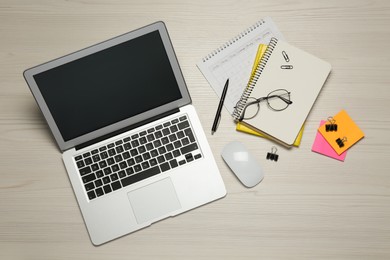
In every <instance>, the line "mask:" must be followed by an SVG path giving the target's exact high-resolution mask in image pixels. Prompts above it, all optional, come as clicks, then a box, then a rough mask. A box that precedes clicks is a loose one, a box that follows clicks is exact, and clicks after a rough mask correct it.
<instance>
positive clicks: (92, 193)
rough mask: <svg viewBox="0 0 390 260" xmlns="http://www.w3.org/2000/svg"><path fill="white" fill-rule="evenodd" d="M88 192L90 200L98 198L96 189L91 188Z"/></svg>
mask: <svg viewBox="0 0 390 260" xmlns="http://www.w3.org/2000/svg"><path fill="white" fill-rule="evenodd" d="M87 194H88V198H89V199H90V200H93V199H94V198H96V194H95V191H93V190H91V191H90V192H88V193H87Z"/></svg>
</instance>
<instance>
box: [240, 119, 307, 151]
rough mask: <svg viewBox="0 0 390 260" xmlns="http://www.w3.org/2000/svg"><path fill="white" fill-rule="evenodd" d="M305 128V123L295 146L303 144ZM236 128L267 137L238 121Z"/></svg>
mask: <svg viewBox="0 0 390 260" xmlns="http://www.w3.org/2000/svg"><path fill="white" fill-rule="evenodd" d="M304 128H305V125H303V126H302V128H301V130H300V131H299V134H298V136H297V138H296V139H295V142H294V143H293V146H295V147H298V146H299V145H300V144H301V140H302V135H303V129H304ZM236 130H237V131H240V132H244V133H247V134H251V135H255V136H259V137H263V138H267V137H266V136H265V135H263V134H262V133H260V132H257V131H254V130H253V129H251V128H249V127H247V126H245V125H244V124H241V123H240V122H238V123H237V125H236Z"/></svg>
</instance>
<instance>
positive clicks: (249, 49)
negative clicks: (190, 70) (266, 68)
mask: <svg viewBox="0 0 390 260" xmlns="http://www.w3.org/2000/svg"><path fill="white" fill-rule="evenodd" d="M272 37H276V38H278V39H284V37H283V35H282V34H281V32H280V31H279V30H278V28H277V27H276V25H275V24H274V22H273V21H272V19H271V18H269V17H266V18H264V19H262V20H260V21H258V22H257V23H256V24H254V25H253V26H251V27H249V28H247V29H246V30H244V31H242V32H241V33H239V34H238V35H237V36H235V37H233V38H232V39H231V40H229V41H227V42H226V43H225V44H223V45H222V46H221V47H220V48H218V49H216V50H214V51H212V52H211V53H210V54H208V55H207V56H206V57H204V58H203V59H202V60H201V61H199V62H198V63H197V66H198V68H199V69H200V71H201V72H202V73H203V75H204V77H205V78H206V79H207V81H208V82H209V84H210V85H211V87H212V88H213V89H214V91H215V92H216V93H217V95H218V97H221V94H222V90H223V87H224V85H225V82H226V80H227V79H228V78H229V89H228V92H227V95H226V99H225V102H224V105H225V107H226V108H227V110H228V111H229V113H230V114H233V111H234V107H235V105H236V103H237V102H238V100H239V99H240V97H241V94H242V92H243V91H244V89H245V88H246V86H247V84H248V80H249V77H250V74H251V70H252V66H253V61H254V59H255V56H256V52H257V47H258V46H259V44H261V43H263V44H268V42H269V41H270V39H271V38H272Z"/></svg>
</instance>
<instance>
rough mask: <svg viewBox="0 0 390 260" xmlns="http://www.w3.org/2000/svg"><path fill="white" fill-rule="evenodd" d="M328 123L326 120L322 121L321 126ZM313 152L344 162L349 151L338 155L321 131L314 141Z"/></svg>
mask: <svg viewBox="0 0 390 260" xmlns="http://www.w3.org/2000/svg"><path fill="white" fill-rule="evenodd" d="M326 122H327V121H325V120H321V123H320V126H322V125H324V124H326ZM311 150H312V151H313V152H316V153H319V154H323V155H325V156H328V157H330V158H333V159H336V160H339V161H344V160H345V157H346V156H347V151H345V152H343V153H341V154H340V155H338V154H337V153H336V151H335V150H334V149H333V148H332V146H331V145H330V144H329V143H328V142H327V141H326V139H325V138H324V137H323V136H322V134H321V133H320V132H319V131H317V134H316V138H315V140H314V143H313V146H312V147H311Z"/></svg>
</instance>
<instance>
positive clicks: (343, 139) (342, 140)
mask: <svg viewBox="0 0 390 260" xmlns="http://www.w3.org/2000/svg"><path fill="white" fill-rule="evenodd" d="M346 141H347V137H345V136H344V137H343V138H342V139H341V138H337V139H336V143H337V144H338V146H339V147H340V148H343V147H344V143H345V142H346Z"/></svg>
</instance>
